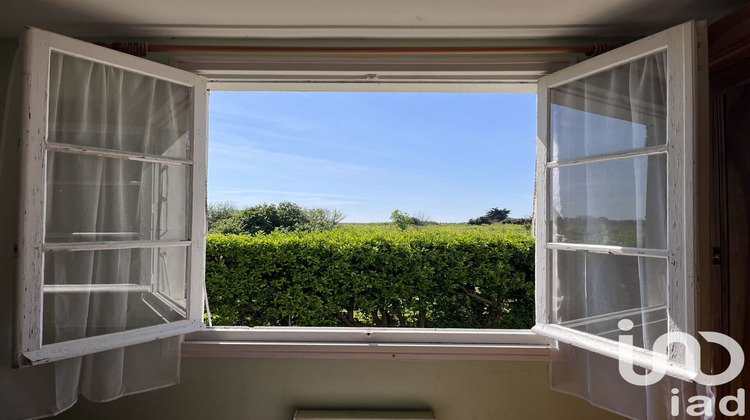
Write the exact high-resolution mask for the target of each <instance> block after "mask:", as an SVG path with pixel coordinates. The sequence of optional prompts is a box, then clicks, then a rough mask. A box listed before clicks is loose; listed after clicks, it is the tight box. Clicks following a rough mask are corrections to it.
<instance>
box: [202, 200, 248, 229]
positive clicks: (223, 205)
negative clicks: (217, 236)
mask: <svg viewBox="0 0 750 420" xmlns="http://www.w3.org/2000/svg"><path fill="white" fill-rule="evenodd" d="M206 210H207V211H206V219H207V222H208V231H209V232H210V231H211V230H213V229H215V228H216V226H217V224H218V223H220V222H222V221H223V220H227V219H231V218H232V217H233V216H234V215H236V214H237V213H238V212H239V211H240V209H239V207H237V205H236V204H234V203H232V202H231V201H223V202H220V203H211V204H209V205H208V208H207V209H206ZM222 223H223V222H222Z"/></svg>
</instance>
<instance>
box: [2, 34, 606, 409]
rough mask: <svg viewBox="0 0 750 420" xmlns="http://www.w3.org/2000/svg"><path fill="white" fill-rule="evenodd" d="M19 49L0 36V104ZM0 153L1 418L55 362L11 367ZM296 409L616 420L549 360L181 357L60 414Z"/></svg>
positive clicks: (9, 173)
mask: <svg viewBox="0 0 750 420" xmlns="http://www.w3.org/2000/svg"><path fill="white" fill-rule="evenodd" d="M16 45H17V41H16V40H15V39H0V98H5V96H6V90H7V87H8V78H9V74H10V67H11V63H12V60H13V55H14V52H15V49H16ZM3 109H4V100H3V101H0V115H3V113H2V111H3ZM0 150H2V151H4V153H2V156H0V165H1V166H0V196H1V197H3V199H2V200H0V220H2V223H0V361H4V362H0V418H2V417H3V415H2V409H1V408H2V407H5V406H8V405H9V404H33V403H34V398H35V393H36V392H38V391H39V390H40V389H41V388H44V387H45V386H43V385H40V384H34V382H33V378H32V379H29V378H31V377H33V376H34V375H32V374H30V373H31V371H32V370H34V369H47V368H49V366H46V367H39V368H28V369H24V370H12V369H10V360H11V347H10V346H11V326H12V308H13V303H12V296H13V293H12V290H13V283H14V281H15V277H14V270H15V260H14V257H13V242H14V238H15V229H16V212H17V208H16V206H17V202H18V198H17V183H18V164H17V161H18V151H17V145H16V144H15V142H13V141H11V142H9V143H8V144H4V145H0ZM50 385H51V384H46V386H50ZM296 408H308V409H333V408H342V409H344V408H346V409H428V410H433V411H434V412H435V413H436V415H437V417H438V418H439V419H440V420H451V419H455V420H473V419H476V420H481V419H509V418H513V419H536V418H545V419H573V418H575V419H608V418H610V419H611V418H619V416H615V415H613V414H610V413H608V412H605V411H603V410H600V409H598V408H595V407H592V406H590V405H589V404H588V403H587V402H585V401H583V400H580V399H578V398H575V397H571V396H568V395H564V394H560V393H557V392H552V391H550V390H549V388H548V385H547V363H546V362H508V361H504V362H499V361H498V362H494V361H405V360H320V359H306V360H298V359H267V360H264V359H185V360H183V362H182V383H181V384H180V385H177V386H174V387H170V388H165V389H161V390H155V391H152V392H147V393H143V394H138V395H132V396H127V397H123V398H120V399H118V400H115V401H112V402H109V403H101V404H100V403H96V404H95V403H90V402H87V401H83V400H82V401H80V402H79V403H78V404H76V405H75V406H74V407H73V408H72V409H70V410H69V411H66V412H64V413H63V414H62V415H61V416H60V418H62V419H80V418H86V419H89V418H107V419H134V418H135V419H141V420H145V419H165V418H185V419H193V418H209V419H291V416H292V414H293V412H294V410H295V409H296Z"/></svg>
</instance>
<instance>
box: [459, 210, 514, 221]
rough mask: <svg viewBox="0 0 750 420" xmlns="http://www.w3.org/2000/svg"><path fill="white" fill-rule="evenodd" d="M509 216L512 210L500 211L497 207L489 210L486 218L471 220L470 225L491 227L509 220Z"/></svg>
mask: <svg viewBox="0 0 750 420" xmlns="http://www.w3.org/2000/svg"><path fill="white" fill-rule="evenodd" d="M509 214H510V210H508V209H499V208H497V207H493V208H491V209H489V210H487V213H485V215H484V216H480V217H477V218H476V219H469V224H470V225H489V224H492V223H500V222H502V221H503V220H505V219H507V218H508V215H509Z"/></svg>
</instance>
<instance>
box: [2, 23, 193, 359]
mask: <svg viewBox="0 0 750 420" xmlns="http://www.w3.org/2000/svg"><path fill="white" fill-rule="evenodd" d="M21 43H22V47H23V51H24V55H23V60H22V66H23V70H24V71H23V81H22V88H23V95H22V103H21V106H22V109H23V110H24V111H23V112H22V113H21V114H22V115H24V118H22V120H21V133H22V136H21V148H20V150H21V152H20V154H21V160H20V173H21V177H22V180H21V185H20V189H19V198H20V200H19V204H20V208H19V231H18V232H19V236H18V241H17V244H16V250H17V255H18V270H17V277H18V282H19V284H18V286H17V288H16V295H15V299H14V303H15V316H14V331H13V342H14V357H13V364H14V366H15V367H21V366H29V365H33V364H38V363H47V362H51V361H55V360H61V359H64V358H69V357H75V356H81V355H85V354H91V353H95V352H99V351H104V350H109V349H112V348H118V347H123V346H126V345H132V344H137V343H141V342H145V341H150V340H154V339H158V338H166V337H170V336H174V335H180V334H184V333H186V332H189V331H195V330H196V329H198V328H200V327H201V326H202V322H201V320H202V316H203V276H204V271H205V268H204V267H205V255H204V252H205V240H204V238H205V214H204V213H205V211H204V209H205V199H206V189H205V179H206V154H207V144H206V135H207V134H206V133H207V131H206V120H207V95H208V94H207V90H206V82H205V79H204V78H202V77H200V76H196V75H195V74H192V73H188V72H185V71H181V70H177V69H174V68H171V67H167V66H164V65H161V64H157V63H154V62H150V61H147V60H143V59H139V58H136V57H133V56H129V55H126V54H122V53H119V52H116V51H113V50H109V49H107V48H103V47H98V46H95V45H92V44H89V43H86V42H82V41H78V40H75V39H71V38H67V37H63V36H60V35H56V34H53V33H50V32H46V31H42V30H39V29H36V28H29V29H27V31H26V32H25V33H24V35H23V38H22V41H21ZM53 52H59V53H62V54H65V55H69V56H74V57H80V58H83V59H85V60H88V61H92V62H95V63H101V64H104V65H107V66H112V67H117V68H121V69H123V70H126V71H129V72H134V73H137V74H141V75H145V76H148V77H151V78H156V79H160V80H165V81H168V82H170V83H175V84H179V85H183V86H187V87H188V88H190V89H191V92H192V93H191V95H190V98H189V101H190V103H189V105H190V107H191V109H192V111H193V116H192V121H191V124H192V126H191V127H190V132H191V133H192V137H193V144H192V147H191V149H192V150H191V156H189V158H188V159H182V158H172V157H167V156H158V155H149V154H145V153H134V152H127V151H122V150H110V149H105V148H92V147H83V146H76V145H70V144H64V143H50V142H47V130H48V103H47V101H48V98H49V95H48V90H49V80H50V75H49V72H50V62H51V55H52V53H53ZM53 151H54V152H61V153H66V154H69V153H72V154H80V155H88V156H99V157H108V158H114V159H125V160H135V161H142V162H153V163H159V164H167V165H178V166H189V167H190V168H191V170H190V171H188V173H189V174H188V178H189V179H188V181H187V182H188V189H189V192H190V196H191V200H190V202H189V203H187V209H188V211H187V215H186V217H187V220H188V223H189V226H188V229H187V231H188V232H187V240H185V241H158V240H148V241H123V242H117V243H115V242H114V241H93V242H80V243H45V242H44V234H45V226H44V224H45V216H46V209H45V202H44V201H45V191H46V185H47V182H46V172H47V168H46V155H47V153H48V152H53ZM164 246H178V247H186V248H187V262H186V264H187V266H186V277H187V278H186V279H185V282H186V288H187V291H186V292H187V314H186V315H187V319H186V320H184V321H177V322H173V323H170V324H164V325H157V326H154V327H146V328H141V329H135V330H129V331H124V332H122V333H114V334H106V335H101V336H94V337H87V338H82V339H79V340H73V341H66V342H61V343H56V344H45V345H42V302H43V293H44V289H45V287H44V285H43V275H44V254H45V253H48V252H62V251H84V250H107V249H139V248H155V247H164ZM51 292H52V289H50V290H49V291H48V293H51ZM56 292H64V291H62V290H58V291H56Z"/></svg>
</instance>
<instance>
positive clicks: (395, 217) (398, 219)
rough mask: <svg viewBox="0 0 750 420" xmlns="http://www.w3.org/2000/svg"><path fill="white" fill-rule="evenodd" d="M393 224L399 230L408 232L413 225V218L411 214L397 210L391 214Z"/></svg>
mask: <svg viewBox="0 0 750 420" xmlns="http://www.w3.org/2000/svg"><path fill="white" fill-rule="evenodd" d="M391 222H392V223H393V224H394V225H396V227H398V228H399V229H401V230H406V228H407V227H409V225H410V224H412V217H411V216H410V215H409V213H407V212H405V211H401V210H399V209H396V210H393V213H391Z"/></svg>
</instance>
